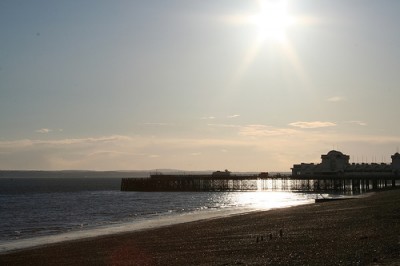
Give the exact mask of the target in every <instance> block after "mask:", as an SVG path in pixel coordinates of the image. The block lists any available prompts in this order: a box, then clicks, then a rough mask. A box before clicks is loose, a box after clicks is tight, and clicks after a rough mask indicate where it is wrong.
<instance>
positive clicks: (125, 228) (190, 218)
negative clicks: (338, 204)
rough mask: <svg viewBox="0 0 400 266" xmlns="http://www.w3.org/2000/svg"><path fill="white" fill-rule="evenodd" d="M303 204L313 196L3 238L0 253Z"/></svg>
mask: <svg viewBox="0 0 400 266" xmlns="http://www.w3.org/2000/svg"><path fill="white" fill-rule="evenodd" d="M305 204H314V200H311V199H304V200H302V201H295V202H291V203H290V204H289V205H283V206H281V207H275V208H274V207H270V208H254V207H234V208H233V207H230V208H225V209H216V210H203V211H193V212H189V213H183V214H173V215H162V216H157V217H154V218H144V219H142V220H137V221H132V222H125V223H117V224H113V225H104V226H99V227H94V228H88V229H83V230H75V231H71V232H65V233H59V234H55V235H48V236H37V237H32V238H22V239H18V240H11V241H4V242H3V243H0V255H2V254H9V253H13V252H19V251H24V250H29V249H35V248H41V247H44V246H48V245H53V244H62V243H65V242H70V241H79V240H85V239H90V238H96V237H103V236H110V235H117V234H124V233H133V232H138V231H143V230H151V229H157V228H162V227H166V226H172V225H178V224H183V223H190V222H196V221H207V220H212V219H218V218H224V217H231V216H235V215H244V214H247V213H252V212H260V211H272V210H274V209H279V208H291V207H296V206H301V205H305Z"/></svg>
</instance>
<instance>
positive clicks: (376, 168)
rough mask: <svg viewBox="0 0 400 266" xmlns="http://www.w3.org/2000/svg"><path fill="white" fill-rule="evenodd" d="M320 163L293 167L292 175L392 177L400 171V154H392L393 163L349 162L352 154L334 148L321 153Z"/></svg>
mask: <svg viewBox="0 0 400 266" xmlns="http://www.w3.org/2000/svg"><path fill="white" fill-rule="evenodd" d="M321 159H322V162H321V163H320V164H314V163H301V164H295V165H293V168H292V177H304V176H306V177H313V176H326V175H331V176H340V177H346V176H379V177H384V176H387V177H392V176H397V175H398V174H399V173H400V154H399V153H395V154H394V155H392V163H391V164H386V163H380V164H378V163H371V164H367V163H352V164H350V163H349V160H350V156H348V155H345V154H343V153H341V152H340V151H335V150H332V151H330V152H328V154H326V155H321Z"/></svg>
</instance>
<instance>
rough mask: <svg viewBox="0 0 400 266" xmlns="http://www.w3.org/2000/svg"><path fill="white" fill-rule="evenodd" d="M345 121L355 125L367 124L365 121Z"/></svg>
mask: <svg viewBox="0 0 400 266" xmlns="http://www.w3.org/2000/svg"><path fill="white" fill-rule="evenodd" d="M347 123H349V124H355V125H359V126H367V125H368V124H367V123H365V122H363V121H359V120H353V121H347Z"/></svg>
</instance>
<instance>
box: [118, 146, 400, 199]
mask: <svg viewBox="0 0 400 266" xmlns="http://www.w3.org/2000/svg"><path fill="white" fill-rule="evenodd" d="M391 158H392V163H390V164H385V163H381V164H377V163H371V164H367V163H361V164H358V163H357V164H356V163H350V162H349V159H350V156H348V155H345V154H343V153H342V152H340V151H335V150H332V151H329V152H328V153H327V154H326V155H321V163H319V164H314V163H301V164H295V165H293V167H292V168H291V169H292V174H291V175H281V174H276V175H274V176H271V175H269V174H268V173H267V172H262V173H259V174H255V175H234V174H231V172H229V171H228V170H225V171H216V172H214V173H212V174H209V175H168V174H166V175H165V174H153V175H150V178H124V179H122V181H121V190H122V191H304V192H308V191H309V192H341V193H343V192H344V193H346V192H351V193H352V192H355V193H357V192H365V191H369V190H377V189H387V188H396V187H400V154H399V153H398V152H397V153H395V154H394V155H392V156H391Z"/></svg>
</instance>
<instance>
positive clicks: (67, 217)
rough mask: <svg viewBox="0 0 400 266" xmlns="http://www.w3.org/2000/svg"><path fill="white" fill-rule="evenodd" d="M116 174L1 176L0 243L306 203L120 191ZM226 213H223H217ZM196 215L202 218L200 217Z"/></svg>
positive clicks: (248, 195) (292, 196)
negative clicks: (105, 175) (68, 176)
mask: <svg viewBox="0 0 400 266" xmlns="http://www.w3.org/2000/svg"><path fill="white" fill-rule="evenodd" d="M119 188H120V179H118V178H13V179H11V178H0V244H8V243H12V242H13V241H14V242H15V241H20V240H23V239H28V240H29V239H34V238H37V237H42V236H52V235H58V234H65V233H68V232H70V233H75V234H76V233H77V232H78V233H79V232H85V230H93V229H96V228H100V227H101V228H104V227H107V226H115V225H119V224H134V223H139V222H140V223H142V224H145V223H143V222H149V223H150V222H151V221H152V220H154V219H160V217H168V219H170V220H173V219H174V217H179V216H182V215H184V214H189V213H190V214H192V215H193V214H194V215H200V214H204V213H216V212H218V211H221V210H234V211H236V212H238V211H239V212H240V210H242V211H243V212H245V211H252V210H267V209H271V208H277V207H287V206H293V205H298V204H305V203H310V202H311V201H312V199H314V198H315V195H313V194H305V193H289V192H121V191H119ZM220 213H221V215H222V213H224V214H226V212H220ZM199 217H200V216H199Z"/></svg>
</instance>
